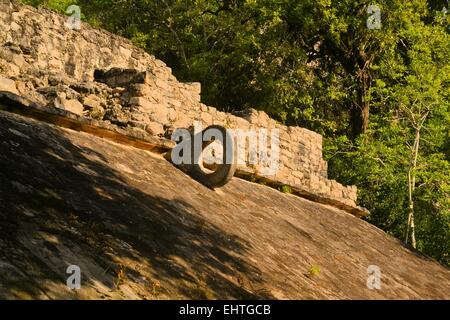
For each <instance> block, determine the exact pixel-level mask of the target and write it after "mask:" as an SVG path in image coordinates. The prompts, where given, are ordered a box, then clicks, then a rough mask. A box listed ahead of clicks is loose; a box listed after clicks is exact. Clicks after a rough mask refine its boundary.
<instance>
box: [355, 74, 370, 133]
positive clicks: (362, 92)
mask: <svg viewBox="0 0 450 320" xmlns="http://www.w3.org/2000/svg"><path fill="white" fill-rule="evenodd" d="M368 91H369V83H368V79H367V78H366V76H364V75H363V76H362V79H361V83H360V88H359V90H358V97H357V102H356V103H355V104H354V106H353V108H352V111H351V129H352V137H353V138H357V137H358V136H359V135H360V134H362V133H364V132H366V131H367V128H368V127H369V115H370V104H369V101H368V99H367V95H368Z"/></svg>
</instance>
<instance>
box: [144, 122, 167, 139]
mask: <svg viewBox="0 0 450 320" xmlns="http://www.w3.org/2000/svg"><path fill="white" fill-rule="evenodd" d="M145 131H147V132H148V133H150V134H151V135H154V136H160V135H164V127H163V126H162V125H161V124H160V123H157V122H150V123H148V124H147V125H146V126H145Z"/></svg>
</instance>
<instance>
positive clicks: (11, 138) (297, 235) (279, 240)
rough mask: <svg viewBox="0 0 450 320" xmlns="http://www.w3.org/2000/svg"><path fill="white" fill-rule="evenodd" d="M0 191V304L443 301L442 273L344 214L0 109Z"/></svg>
mask: <svg viewBox="0 0 450 320" xmlns="http://www.w3.org/2000/svg"><path fill="white" fill-rule="evenodd" d="M0 181H1V184H0V298H11V299H13V298H40V299H47V298H75V299H88V298H90V299H92V298H100V299H122V298H131V299H135V298H136V299H140V298H142V299H166V298H175V299H177V298H179V299H186V298H275V299H317V298H325V299H349V298H351V299H366V298H369V299H375V298H381V299H385V298H386V299H404V298H407V299H429V298H438V299H448V298H449V295H448V292H449V289H450V271H449V270H448V269H446V268H444V267H442V266H441V265H439V264H438V263H436V262H435V261H433V260H431V259H429V258H427V257H424V256H422V255H419V254H418V253H415V252H413V251H411V250H409V249H408V248H405V247H404V246H403V245H402V244H401V242H400V241H398V240H396V239H394V238H393V237H391V236H389V235H387V234H386V233H384V232H383V231H381V230H379V229H377V228H376V227H374V226H372V225H370V224H368V223H367V222H365V221H363V220H361V219H358V218H356V217H354V216H352V215H350V214H348V213H345V212H344V211H341V210H339V209H336V208H332V207H328V206H325V205H321V204H318V203H314V202H310V201H308V200H305V199H301V198H298V197H295V196H291V195H287V194H283V193H280V192H278V191H276V190H273V189H271V188H268V187H264V186H261V185H257V184H252V183H250V182H247V181H244V180H240V179H238V178H234V179H233V181H232V182H231V183H230V184H228V185H227V186H225V187H224V188H221V189H219V190H216V191H212V190H210V189H208V188H205V187H204V186H203V185H201V184H199V183H197V182H195V181H194V180H192V179H191V178H189V177H188V176H186V175H185V174H183V173H182V172H181V171H179V170H178V169H176V168H175V167H173V166H172V165H171V164H170V163H168V162H167V161H166V160H164V159H163V158H162V157H159V156H156V155H154V154H152V153H150V152H148V151H144V150H140V149H135V148H132V147H128V146H123V145H119V144H115V143H113V142H110V141H107V140H104V139H101V138H99V137H96V136H93V135H89V134H87V133H81V132H75V131H71V130H68V129H62V128H59V127H55V126H52V125H49V124H44V123H41V122H38V121H36V120H31V119H28V118H24V117H22V116H19V115H13V114H10V113H7V112H4V111H2V112H0ZM71 264H76V265H79V266H80V267H81V271H82V288H81V289H80V290H78V291H71V290H69V289H67V287H66V285H65V283H66V279H67V277H68V274H66V268H67V267H68V266H69V265H71ZM369 265H377V266H379V267H380V268H381V271H382V279H381V281H382V284H381V290H369V289H368V288H367V286H366V281H367V267H368V266H369ZM312 266H317V267H319V268H320V273H319V274H317V275H312V274H310V273H309V270H310V269H311V267H312ZM317 267H316V268H317Z"/></svg>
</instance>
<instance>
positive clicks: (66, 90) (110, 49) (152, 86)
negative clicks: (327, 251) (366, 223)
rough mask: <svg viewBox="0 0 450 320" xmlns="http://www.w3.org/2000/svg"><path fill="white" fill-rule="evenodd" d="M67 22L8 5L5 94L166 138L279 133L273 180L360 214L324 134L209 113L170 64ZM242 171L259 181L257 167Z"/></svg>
mask: <svg viewBox="0 0 450 320" xmlns="http://www.w3.org/2000/svg"><path fill="white" fill-rule="evenodd" d="M66 21H67V17H64V16H62V15H59V14H57V13H54V12H52V11H49V10H44V9H35V8H32V7H29V6H24V5H21V4H18V3H17V2H16V1H6V0H0V76H1V78H0V91H2V90H6V91H11V92H18V93H19V94H20V95H22V96H26V97H27V98H29V99H32V100H33V101H35V102H37V103H39V104H41V105H51V106H54V107H57V108H62V109H65V110H68V111H71V112H73V113H76V114H79V115H82V116H84V117H88V118H94V119H97V120H99V121H104V122H107V123H112V124H113V125H117V126H119V127H122V128H128V129H130V130H141V131H143V132H147V133H150V134H152V135H155V136H160V137H164V136H165V137H169V136H170V133H171V132H173V130H174V129H176V128H188V127H189V126H191V125H192V124H193V122H194V121H196V120H197V121H201V122H202V124H203V125H204V126H207V125H210V124H221V125H224V126H226V127H229V128H235V129H249V128H267V129H274V128H277V129H279V132H280V166H279V170H278V171H277V174H276V175H274V176H271V177H266V178H268V179H270V180H271V181H274V182H277V183H280V184H286V185H290V186H292V187H295V188H297V189H299V190H303V191H305V192H308V193H312V194H316V195H319V196H321V197H324V198H327V199H332V200H334V201H338V202H340V203H342V204H345V205H346V206H350V207H356V203H355V202H356V198H357V189H356V187H354V186H343V185H341V184H339V183H338V182H336V181H334V180H329V179H328V177H327V163H326V161H324V160H323V158H322V136H321V135H319V134H317V133H315V132H312V131H310V130H307V129H304V128H299V127H287V126H284V125H282V124H279V123H277V122H276V121H275V120H273V119H270V118H269V117H268V116H267V115H266V114H265V113H264V112H259V111H256V110H252V109H251V110H248V111H245V112H241V113H239V114H236V115H233V114H229V113H224V112H221V111H218V110H217V109H215V108H213V107H210V106H206V105H204V104H202V103H201V102H200V96H201V86H200V84H199V83H181V82H179V81H177V79H176V78H175V77H174V76H173V75H172V72H171V69H170V68H169V67H167V66H166V65H165V64H164V63H163V62H162V61H160V60H157V59H156V58H155V57H153V56H151V55H149V54H147V53H145V52H144V51H142V50H140V49H138V48H136V47H134V46H133V44H132V43H131V42H130V41H128V40H126V39H123V38H121V37H118V36H116V35H113V34H111V33H108V32H106V31H103V30H98V29H94V28H92V27H90V26H89V25H87V24H85V23H82V26H81V29H80V30H71V29H69V28H67V27H66V26H65V22H66ZM11 81H12V82H11ZM241 170H242V171H245V172H247V173H248V172H250V173H253V174H255V175H256V176H258V175H259V168H258V167H255V166H251V165H248V166H244V167H241Z"/></svg>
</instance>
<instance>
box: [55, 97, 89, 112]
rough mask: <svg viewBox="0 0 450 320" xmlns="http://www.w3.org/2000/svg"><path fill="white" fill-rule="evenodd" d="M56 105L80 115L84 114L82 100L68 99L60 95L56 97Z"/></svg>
mask: <svg viewBox="0 0 450 320" xmlns="http://www.w3.org/2000/svg"><path fill="white" fill-rule="evenodd" d="M55 107H57V108H59V109H63V110H66V111H70V112H72V113H75V114H78V115H82V114H83V110H84V108H83V105H82V104H81V102H80V101H78V100H75V99H69V100H67V99H65V98H63V97H58V98H56V99H55Z"/></svg>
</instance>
